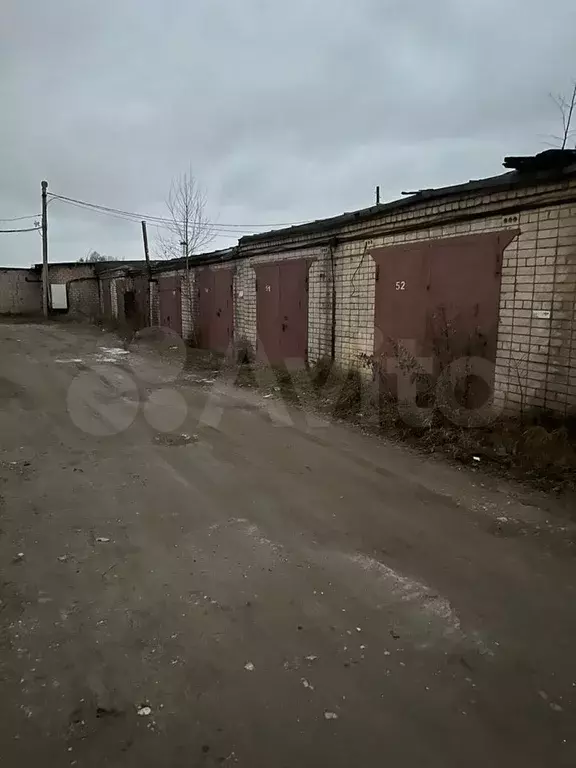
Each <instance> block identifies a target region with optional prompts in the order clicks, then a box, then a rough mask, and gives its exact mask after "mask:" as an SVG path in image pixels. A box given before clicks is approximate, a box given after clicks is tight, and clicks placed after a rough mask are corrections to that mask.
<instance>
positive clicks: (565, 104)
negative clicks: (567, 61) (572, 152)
mask: <svg viewBox="0 0 576 768" xmlns="http://www.w3.org/2000/svg"><path fill="white" fill-rule="evenodd" d="M550 98H551V99H552V101H553V102H554V104H556V106H557V107H558V109H559V110H560V113H561V115H562V136H553V138H554V139H556V140H557V141H559V142H561V146H560V149H566V145H567V144H568V142H569V141H570V139H571V138H572V136H573V133H574V131H572V129H571V126H572V118H573V116H574V110H575V109H576V82H575V83H574V86H573V88H572V93H571V94H570V97H569V98H566V97H565V96H564V95H562V94H558V95H556V96H554V95H553V94H550Z"/></svg>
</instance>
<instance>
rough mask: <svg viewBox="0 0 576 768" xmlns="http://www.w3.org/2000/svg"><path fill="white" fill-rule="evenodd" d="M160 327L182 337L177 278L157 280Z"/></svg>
mask: <svg viewBox="0 0 576 768" xmlns="http://www.w3.org/2000/svg"><path fill="white" fill-rule="evenodd" d="M158 298H159V303H160V325H161V326H162V327H163V328H171V329H172V330H173V331H175V332H176V333H177V334H179V335H180V336H181V335H182V297H181V287H180V278H179V277H161V278H159V280H158Z"/></svg>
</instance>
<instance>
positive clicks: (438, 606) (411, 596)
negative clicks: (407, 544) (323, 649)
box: [346, 553, 460, 630]
mask: <svg viewBox="0 0 576 768" xmlns="http://www.w3.org/2000/svg"><path fill="white" fill-rule="evenodd" d="M346 557H347V558H348V559H349V560H350V561H351V562H353V563H354V564H355V565H358V566H360V568H362V570H364V571H367V572H369V573H375V574H377V575H378V577H379V578H382V579H384V580H385V581H386V586H387V588H388V589H389V590H390V591H391V592H392V594H394V595H396V596H398V597H399V598H400V599H401V600H402V601H405V602H418V603H419V608H420V610H421V611H422V612H423V613H425V614H428V615H429V616H436V617H437V618H439V619H442V620H443V621H444V622H445V623H446V624H448V626H449V627H450V628H451V629H454V630H458V629H460V619H459V618H458V615H457V614H456V612H455V610H454V609H453V608H452V605H451V604H450V601H449V600H447V599H446V598H445V597H443V596H442V595H439V594H437V593H435V592H434V590H433V589H431V588H430V587H429V586H427V585H426V584H423V583H422V582H420V581H417V580H416V579H412V578H410V577H409V576H404V575H403V574H401V573H398V572H397V571H394V570H393V569H392V568H389V567H388V566H387V565H384V563H381V562H380V561H379V560H375V559H374V558H373V557H368V556H367V555H364V554H360V553H356V554H354V555H347V556H346Z"/></svg>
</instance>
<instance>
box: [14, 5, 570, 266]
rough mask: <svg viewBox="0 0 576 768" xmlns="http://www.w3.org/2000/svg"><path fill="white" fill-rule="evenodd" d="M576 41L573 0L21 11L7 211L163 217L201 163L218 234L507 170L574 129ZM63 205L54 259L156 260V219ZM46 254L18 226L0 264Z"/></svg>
mask: <svg viewBox="0 0 576 768" xmlns="http://www.w3.org/2000/svg"><path fill="white" fill-rule="evenodd" d="M575 30H576V2H575V1H574V0H548V2H546V3H543V2H542V0H435V1H434V2H431V1H430V0H355V1H354V2H352V1H351V0H289V2H286V0H282V1H280V0H164V2H160V0H81V1H80V0H52V1H51V2H46V0H3V2H2V7H1V8H0V97H1V105H2V106H1V113H0V219H7V218H10V217H17V216H24V215H29V214H35V213H37V212H38V211H39V209H40V181H41V179H43V178H45V179H47V180H48V182H49V185H50V190H51V191H53V192H55V193H57V194H61V195H66V196H69V197H73V198H79V199H82V200H87V201H90V202H95V203H99V204H103V205H107V206H111V207H115V208H121V209H124V210H130V211H136V212H143V213H150V214H156V215H164V213H165V208H164V202H163V201H164V200H165V198H166V195H167V192H168V189H169V186H170V180H171V178H172V177H173V176H174V175H176V174H178V173H179V172H181V171H183V170H185V169H186V168H187V167H188V165H189V164H191V166H192V168H193V169H194V173H195V175H196V177H197V178H198V180H199V182H200V183H201V184H202V185H203V186H204V187H205V189H206V190H207V195H208V203H209V210H210V215H211V216H212V217H213V218H214V219H215V220H217V221H218V222H219V224H220V225H222V224H242V225H251V226H252V225H256V224H270V225H275V224H278V223H284V222H293V221H302V220H308V219H314V218H319V217H324V216H329V215H335V214H338V213H342V212H343V211H346V210H353V209H355V208H362V207H365V206H368V205H371V204H372V202H373V199H374V187H375V185H376V184H380V185H381V188H382V195H383V199H385V200H386V199H393V198H395V197H398V196H399V194H400V192H401V191H402V190H406V189H416V188H422V187H433V186H442V185H445V184H451V183H458V182H462V181H467V180H468V179H470V178H480V177H482V176H490V175H493V174H497V173H500V172H501V171H502V170H503V169H502V167H501V162H502V158H503V156H504V155H505V154H509V153H533V152H538V151H541V150H543V149H546V148H547V142H553V139H551V138H550V134H555V133H556V134H557V133H558V132H559V130H560V117H559V113H557V111H555V107H554V106H553V104H552V102H551V100H550V98H549V96H548V94H549V92H550V91H565V92H567V91H568V90H569V88H570V84H571V79H572V77H576V45H575V44H574V39H575ZM49 213H50V217H49V221H50V259H51V260H54V261H66V260H75V259H77V258H80V257H82V256H84V255H86V253H87V252H88V251H89V250H92V249H96V250H98V251H99V252H101V253H104V254H107V255H108V256H109V257H111V258H121V259H123V258H141V254H142V246H141V241H140V229H139V226H138V224H134V223H130V222H126V221H122V220H117V219H113V218H108V217H104V216H100V215H97V214H91V213H85V212H83V211H80V210H78V209H76V208H73V207H70V206H66V205H64V204H63V203H62V202H57V201H55V202H53V203H51V204H50V207H49ZM32 221H33V220H29V221H21V222H6V221H0V229H7V228H13V227H14V226H22V225H23V224H24V225H27V224H29V223H30V222H32ZM259 229H262V228H261V227H260V228H259ZM151 235H154V230H153V229H152V230H151ZM235 242H236V238H235V237H229V238H224V237H223V236H220V237H219V238H218V239H217V240H216V241H215V243H214V247H225V246H226V245H233V244H234V243H235ZM40 258H41V241H40V237H39V236H38V235H37V233H35V232H31V233H28V234H14V235H12V234H0V265H28V264H31V263H33V262H37V261H38V260H40Z"/></svg>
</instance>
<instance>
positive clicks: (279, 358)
mask: <svg viewBox="0 0 576 768" xmlns="http://www.w3.org/2000/svg"><path fill="white" fill-rule="evenodd" d="M308 266H309V262H308V261H307V260H306V259H298V260H295V261H283V262H280V263H277V264H263V265H261V266H258V267H256V306H257V308H256V316H257V331H258V341H257V353H258V358H259V359H260V360H263V361H268V362H269V363H271V364H272V365H284V364H286V362H287V361H290V364H291V365H295V364H296V365H305V363H306V360H307V352H308V350H307V346H308Z"/></svg>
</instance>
